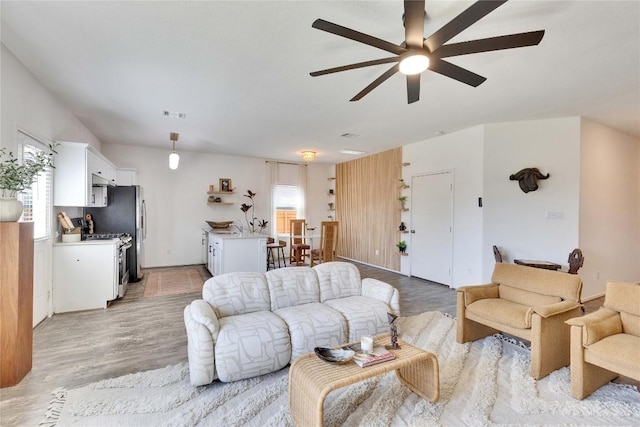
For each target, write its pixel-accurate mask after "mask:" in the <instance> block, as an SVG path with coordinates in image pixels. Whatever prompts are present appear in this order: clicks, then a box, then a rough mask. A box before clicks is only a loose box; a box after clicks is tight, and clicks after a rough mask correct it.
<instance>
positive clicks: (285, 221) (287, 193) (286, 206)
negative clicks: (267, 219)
mask: <svg viewBox="0 0 640 427" xmlns="http://www.w3.org/2000/svg"><path fill="white" fill-rule="evenodd" d="M300 199H301V198H300V192H299V190H298V187H297V186H295V185H282V184H278V185H276V187H275V194H274V200H275V206H276V228H277V233H278V234H288V233H289V226H290V224H291V220H292V219H296V218H297V217H298V209H299V208H300Z"/></svg>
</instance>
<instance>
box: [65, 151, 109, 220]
mask: <svg viewBox="0 0 640 427" xmlns="http://www.w3.org/2000/svg"><path fill="white" fill-rule="evenodd" d="M56 150H57V151H58V154H57V155H56V157H55V169H54V170H53V174H54V180H53V183H54V191H53V204H54V206H89V207H100V206H106V203H107V201H106V200H107V199H106V197H101V196H100V194H101V193H102V192H103V191H102V189H100V190H101V191H94V189H93V187H94V186H95V187H104V186H107V185H110V186H113V185H116V168H115V166H114V165H113V164H112V163H111V162H110V161H109V160H107V158H106V157H104V156H103V155H102V154H100V153H99V152H98V151H97V150H95V149H94V148H93V147H92V146H91V145H89V144H86V143H82V142H62V143H60V146H59V147H58V148H57V149H56Z"/></svg>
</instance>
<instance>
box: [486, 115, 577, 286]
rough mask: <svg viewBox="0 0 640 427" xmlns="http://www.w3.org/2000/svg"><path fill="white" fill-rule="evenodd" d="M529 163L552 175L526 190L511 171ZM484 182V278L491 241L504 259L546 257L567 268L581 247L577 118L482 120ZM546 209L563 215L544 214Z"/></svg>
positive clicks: (490, 268)
mask: <svg viewBox="0 0 640 427" xmlns="http://www.w3.org/2000/svg"><path fill="white" fill-rule="evenodd" d="M532 167H537V168H538V169H540V171H541V172H542V173H543V174H547V173H550V174H551V177H550V178H549V179H546V180H540V181H538V185H539V188H538V190H536V191H532V192H529V193H524V192H523V191H522V190H521V189H520V187H519V185H518V182H517V181H510V180H509V176H510V175H511V174H514V173H516V172H518V171H519V170H521V169H523V168H532ZM483 181H484V224H483V233H484V245H483V264H484V280H485V281H488V280H489V279H490V278H491V272H492V271H493V265H494V263H495V261H494V258H493V253H492V252H491V247H492V246H493V245H496V246H498V247H499V248H500V250H501V252H502V254H503V257H504V258H506V259H505V261H507V262H513V260H514V259H517V258H520V259H529V260H544V261H551V262H555V263H557V264H561V265H563V266H564V268H565V269H567V268H568V262H567V261H568V256H569V253H570V252H571V251H572V250H573V249H574V248H576V247H578V246H579V238H578V233H579V231H578V219H579V218H578V213H579V207H580V206H579V198H580V119H579V118H577V117H575V118H562V119H550V120H536V121H526V122H511V123H498V124H489V125H486V126H485V152H484V177H483ZM548 211H555V212H562V215H563V219H561V220H558V219H547V218H546V213H547V212H548Z"/></svg>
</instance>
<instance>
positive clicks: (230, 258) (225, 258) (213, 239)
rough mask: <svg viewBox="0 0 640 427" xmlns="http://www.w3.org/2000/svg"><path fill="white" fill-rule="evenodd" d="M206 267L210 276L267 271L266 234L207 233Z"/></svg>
mask: <svg viewBox="0 0 640 427" xmlns="http://www.w3.org/2000/svg"><path fill="white" fill-rule="evenodd" d="M207 250H208V253H207V255H208V256H207V269H208V270H209V272H210V273H211V275H212V276H218V275H220V274H224V273H231V272H245V271H246V272H257V273H264V272H266V271H267V236H264V237H263V236H259V237H258V236H250V237H238V236H234V237H222V236H219V235H216V234H215V233H209V238H208V248H207Z"/></svg>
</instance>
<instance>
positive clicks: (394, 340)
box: [384, 313, 400, 350]
mask: <svg viewBox="0 0 640 427" xmlns="http://www.w3.org/2000/svg"><path fill="white" fill-rule="evenodd" d="M397 318H398V316H396V315H395V314H391V313H387V319H389V328H390V331H389V335H390V337H391V345H385V346H384V347H385V348H386V349H387V350H397V349H399V348H400V345H399V344H398V327H397V326H396V325H395V324H394V322H395V321H396V319H397Z"/></svg>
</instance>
